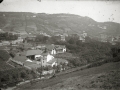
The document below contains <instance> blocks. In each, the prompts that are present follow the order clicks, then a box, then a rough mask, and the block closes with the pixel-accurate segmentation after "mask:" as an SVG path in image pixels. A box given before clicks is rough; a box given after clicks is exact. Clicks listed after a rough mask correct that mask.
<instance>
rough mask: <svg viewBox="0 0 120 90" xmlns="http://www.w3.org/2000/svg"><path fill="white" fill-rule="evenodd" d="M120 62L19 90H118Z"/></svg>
mask: <svg viewBox="0 0 120 90" xmlns="http://www.w3.org/2000/svg"><path fill="white" fill-rule="evenodd" d="M119 75H120V62H114V63H113V62H112V63H107V64H104V65H102V66H99V67H94V68H89V69H85V70H81V71H76V72H72V73H70V74H64V75H60V76H57V77H55V78H52V79H48V80H43V81H40V82H37V83H34V84H33V85H31V86H30V85H25V86H22V87H21V88H19V89H20V90H26V89H31V90H33V89H38V90H93V89H95V90H106V89H109V90H110V89H111V90H119V89H120V84H119V83H120V77H119Z"/></svg>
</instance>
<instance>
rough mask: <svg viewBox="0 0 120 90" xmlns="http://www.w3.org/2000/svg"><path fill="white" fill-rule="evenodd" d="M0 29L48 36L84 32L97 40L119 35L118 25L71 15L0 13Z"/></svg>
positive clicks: (119, 27)
mask: <svg viewBox="0 0 120 90" xmlns="http://www.w3.org/2000/svg"><path fill="white" fill-rule="evenodd" d="M0 29H2V30H3V31H15V32H21V33H32V34H37V33H40V31H42V32H44V33H47V34H49V35H55V34H63V33H68V34H73V33H77V34H80V33H82V31H86V32H87V33H88V35H89V36H91V37H97V38H100V34H106V35H109V36H117V35H119V34H120V24H118V23H114V22H103V23H102V22H96V21H94V20H93V19H91V18H89V17H82V16H78V15H73V14H45V13H38V14H35V13H28V12H0Z"/></svg>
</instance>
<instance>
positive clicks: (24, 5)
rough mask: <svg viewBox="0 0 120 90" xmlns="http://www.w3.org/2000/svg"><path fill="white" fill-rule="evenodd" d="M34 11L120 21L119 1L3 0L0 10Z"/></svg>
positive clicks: (96, 19)
mask: <svg viewBox="0 0 120 90" xmlns="http://www.w3.org/2000/svg"><path fill="white" fill-rule="evenodd" d="M4 11H5V12H7V11H10V12H34V13H47V14H56V13H57V14H59V13H67V14H75V15H80V16H88V17H90V18H92V19H94V20H95V21H98V22H106V21H112V22H117V23H120V1H94V0H91V1H78V0H66V1H65V0H57V1H56V0H42V2H39V1H37V0H4V1H3V2H2V3H1V4H0V12H4Z"/></svg>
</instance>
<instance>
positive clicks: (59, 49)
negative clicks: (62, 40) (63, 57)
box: [46, 44, 66, 55]
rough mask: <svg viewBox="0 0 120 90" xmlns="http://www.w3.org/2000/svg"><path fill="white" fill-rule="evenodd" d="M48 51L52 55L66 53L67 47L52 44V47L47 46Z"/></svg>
mask: <svg viewBox="0 0 120 90" xmlns="http://www.w3.org/2000/svg"><path fill="white" fill-rule="evenodd" d="M46 49H47V51H48V52H49V53H50V54H52V55H54V54H58V53H64V52H66V47H65V46H64V45H54V44H52V45H48V46H46Z"/></svg>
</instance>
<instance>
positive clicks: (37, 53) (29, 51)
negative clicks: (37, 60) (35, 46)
mask: <svg viewBox="0 0 120 90" xmlns="http://www.w3.org/2000/svg"><path fill="white" fill-rule="evenodd" d="M42 53H43V51H42V50H28V51H27V53H26V56H31V55H40V54H42Z"/></svg>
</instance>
